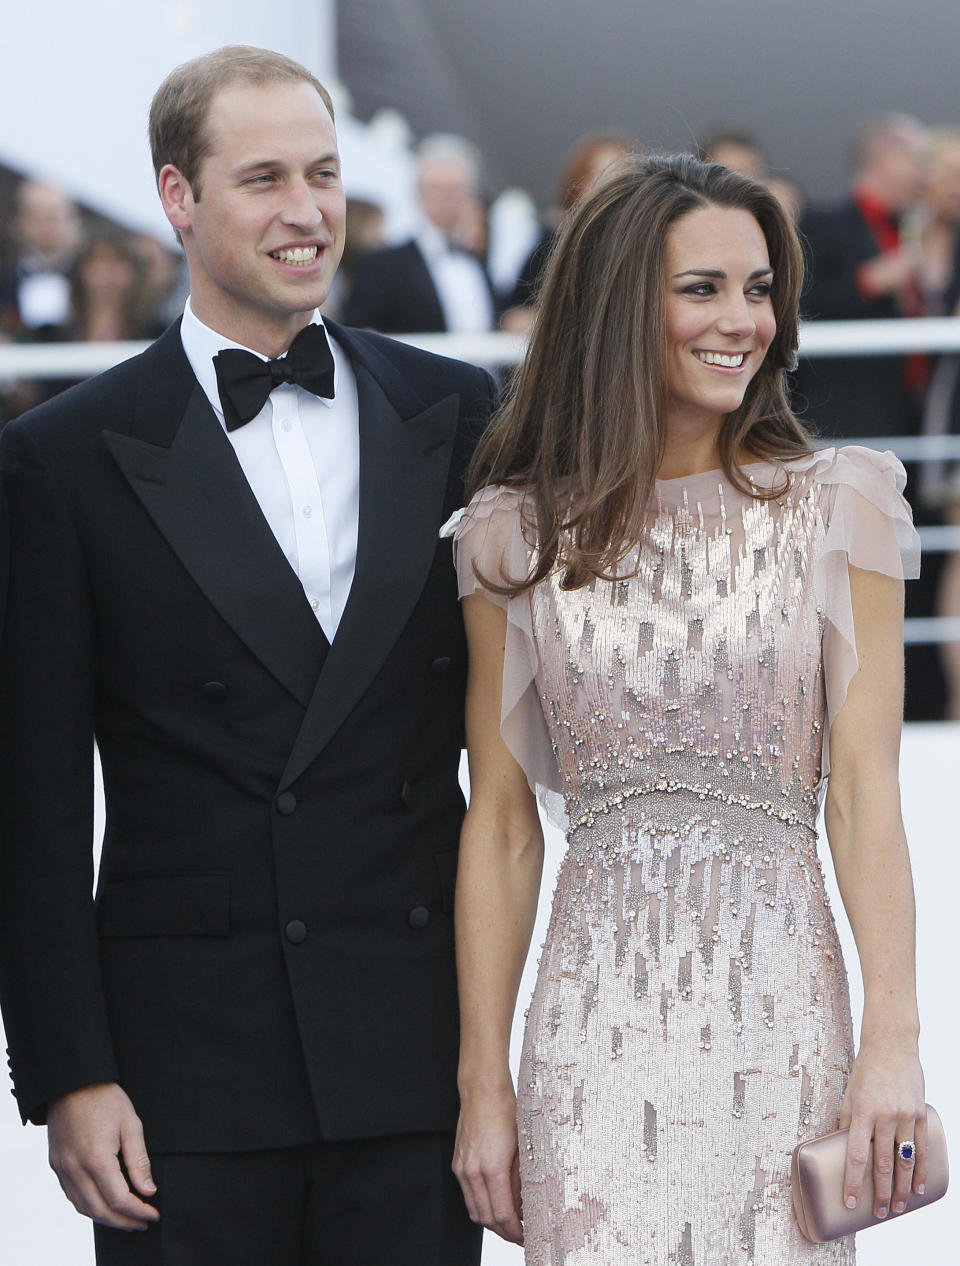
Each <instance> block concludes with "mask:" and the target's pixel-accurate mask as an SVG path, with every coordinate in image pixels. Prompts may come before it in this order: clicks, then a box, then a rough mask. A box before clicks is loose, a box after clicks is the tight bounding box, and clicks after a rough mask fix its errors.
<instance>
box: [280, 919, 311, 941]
mask: <svg viewBox="0 0 960 1266" xmlns="http://www.w3.org/2000/svg"><path fill="white" fill-rule="evenodd" d="M283 934H284V936H285V937H286V938H287V940H288V941H289V942H290V944H291V945H302V944H303V942H304V941H305V940H306V939H307V925H306V924H305V923H303V922H302V921H301V920H300V919H291V920H290V922H289V923H288V924H287V926H286V927H285V928H284V929H283Z"/></svg>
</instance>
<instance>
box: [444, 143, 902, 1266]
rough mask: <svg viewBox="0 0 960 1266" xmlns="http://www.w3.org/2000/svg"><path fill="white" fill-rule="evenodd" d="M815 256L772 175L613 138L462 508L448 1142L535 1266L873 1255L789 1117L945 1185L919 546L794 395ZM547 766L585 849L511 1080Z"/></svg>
mask: <svg viewBox="0 0 960 1266" xmlns="http://www.w3.org/2000/svg"><path fill="white" fill-rule="evenodd" d="M801 268H802V265H801V262H800V254H799V250H798V246H797V241H796V237H795V234H794V231H793V228H792V226H791V225H790V223H789V222H788V221H787V219H786V218H785V216H784V214H783V213H782V211H781V210H780V208H779V206H778V205H777V203H776V202H775V200H774V199H773V198H772V197H771V196H770V195H769V194H768V193H767V192H766V191H765V190H764V189H762V188H761V187H760V186H759V185H756V184H754V183H752V182H751V181H749V180H746V179H745V178H743V177H740V176H738V175H735V174H734V173H732V172H729V171H727V170H726V169H724V168H721V167H717V166H711V165H706V164H700V163H697V162H695V161H694V160H692V159H689V158H686V157H672V158H655V159H647V160H640V159H627V160H624V161H623V163H622V164H620V165H618V167H617V169H616V171H615V172H612V173H611V175H610V176H609V177H608V178H606V179H605V181H604V182H603V184H602V185H601V186H600V187H599V188H597V189H596V190H595V191H593V192H592V193H591V194H590V195H589V196H587V197H586V198H585V199H584V200H583V202H582V203H581V204H580V205H579V207H578V208H576V209H575V210H574V211H573V212H572V214H571V216H570V217H568V220H567V222H566V224H565V226H564V227H563V229H562V231H561V234H560V238H559V241H558V245H557V248H556V251H555V254H554V256H553V259H552V262H551V264H550V266H549V271H548V274H547V276H546V278H545V285H544V290H543V294H542V299H541V308H540V312H539V315H538V318H537V324H536V326H535V329H534V332H533V336H532V341H531V346H530V349H529V352H528V355H527V360H526V363H525V365H524V367H523V370H522V372H521V373H520V375H519V376H518V380H517V382H516V384H515V386H514V389H513V393H512V395H511V397H510V398H509V400H508V401H507V403H506V405H505V407H504V409H503V411H502V412H501V414H500V416H499V419H498V420H497V422H496V423H495V424H494V427H493V429H492V430H491V432H490V433H488V435H487V437H486V440H485V442H484V444H483V445H482V446H481V452H480V454H479V458H478V466H477V471H478V477H477V480H476V484H477V485H480V484H483V485H484V486H483V487H481V488H480V490H479V491H478V492H477V493H476V495H475V496H474V497H473V499H472V501H471V503H470V505H469V507H468V509H467V511H466V513H465V515H464V517H463V518H462V520H461V522H460V524H459V527H458V529H457V542H456V544H457V566H458V571H459V576H460V587H461V594H462V595H463V597H464V604H463V605H464V616H465V620H466V625H467V635H468V643H469V652H470V677H469V685H468V698H467V739H468V750H469V756H470V772H471V783H472V797H471V804H470V808H469V811H468V814H467V818H466V821H465V824H464V829H463V836H462V842H461V852H460V872H459V877H458V887H457V952H458V970H459V976H460V988H461V1010H462V1050H461V1061H460V1086H461V1099H462V1112H461V1120H460V1128H459V1133H458V1143H457V1152H456V1156H455V1160H454V1169H455V1171H456V1172H457V1175H458V1177H459V1179H460V1181H461V1184H462V1186H463V1189H464V1194H465V1197H466V1200H467V1205H468V1208H469V1210H470V1213H471V1216H472V1217H474V1218H475V1219H476V1220H477V1221H480V1222H483V1223H484V1224H485V1225H487V1226H489V1227H491V1228H492V1229H494V1230H495V1231H497V1232H498V1233H499V1234H501V1235H502V1236H504V1237H505V1238H507V1239H511V1240H514V1241H516V1242H518V1243H520V1242H523V1243H524V1244H525V1249H526V1260H527V1262H528V1263H530V1264H532V1266H561V1264H562V1266H583V1264H585V1263H588V1262H589V1263H590V1264H591V1266H595V1264H596V1263H601V1264H602V1266H627V1264H628V1263H629V1266H641V1264H642V1263H651V1264H656V1266H664V1264H665V1263H680V1264H682V1266H750V1264H753V1266H785V1263H788V1262H789V1263H794V1262H808V1263H828V1262H829V1263H850V1262H852V1261H853V1260H854V1245H853V1239H852V1237H848V1238H846V1239H842V1240H838V1241H835V1242H833V1243H830V1244H824V1245H814V1244H811V1243H809V1242H808V1241H806V1240H805V1239H804V1238H803V1237H802V1235H801V1234H800V1231H799V1229H798V1227H797V1225H796V1222H795V1219H794V1215H793V1211H792V1199H791V1191H790V1155H791V1152H792V1150H793V1148H794V1147H795V1145H796V1143H797V1142H798V1141H799V1140H802V1139H805V1138H812V1137H815V1136H817V1135H819V1134H823V1133H826V1132H828V1131H830V1130H833V1129H836V1128H837V1126H838V1123H839V1124H840V1125H841V1126H846V1125H850V1126H851V1133H850V1143H849V1146H848V1153H847V1168H846V1173H845V1176H844V1197H845V1198H846V1199H848V1200H849V1199H855V1198H856V1196H857V1194H858V1192H859V1188H860V1183H861V1180H862V1176H863V1172H864V1168H865V1161H866V1156H867V1145H868V1143H869V1141H870V1140H871V1139H873V1142H874V1158H875V1159H874V1162H873V1171H874V1172H873V1177H874V1181H875V1183H876V1201H875V1209H876V1211H877V1212H878V1213H880V1212H881V1211H886V1210H890V1211H892V1212H893V1213H896V1212H899V1211H900V1209H901V1208H902V1206H903V1202H904V1201H905V1199H906V1196H907V1194H908V1193H909V1191H910V1188H911V1184H914V1185H915V1186H916V1187H917V1189H919V1188H920V1186H921V1185H922V1183H923V1181H924V1166H925V1139H924V1129H925V1118H924V1115H923V1104H924V1095H923V1077H922V1072H921V1069H920V1064H919V1060H918V1054H917V1042H918V1027H919V1026H918V1018H917V1010H916V991H915V983H914V950H913V931H914V908H913V893H912V884H911V878H910V869H909V861H908V857H907V851H906V842H905V839H904V832H903V827H902V823H901V817H900V805H899V790H898V782H897V762H898V747H899V735H900V717H901V707H902V690H903V669H902V660H903V647H902V600H903V594H902V590H903V586H902V579H903V577H904V575H906V574H915V572H916V569H917V561H918V550H917V541H916V535H915V533H914V530H913V526H912V521H911V516H910V511H909V508H908V506H907V505H906V503H905V501H904V500H903V497H902V495H901V490H902V488H903V482H904V476H903V470H902V467H901V466H900V463H899V462H898V461H897V460H896V459H895V458H894V457H893V456H892V455H891V454H883V455H880V454H877V453H874V452H871V451H869V450H866V449H863V448H854V447H849V448H842V449H826V450H822V451H820V452H815V451H813V450H812V447H811V445H810V442H809V439H808V437H807V435H806V433H805V431H804V430H803V428H802V427H801V426H800V424H799V423H798V422H797V421H796V419H795V418H794V417H793V416H792V415H791V413H790V410H789V406H788V404H787V402H786V396H785V392H784V383H783V378H784V370H785V369H786V368H787V367H788V366H789V365H790V364H791V363H792V361H793V357H794V351H795V348H796V343H797V302H798V297H799V290H800V283H801ZM828 769H829V770H830V779H829V782H828V783H827V782H826V781H825V779H826V774H827V772H828ZM825 788H826V822H827V828H828V834H829V840H830V847H831V850H832V853H833V857H834V863H835V867H836V872H837V877H838V881H839V886H840V890H841V893H842V896H843V901H844V905H845V908H846V911H847V914H848V916H849V919H850V922H851V924H852V928H853V931H854V934H855V938H856V942H857V947H858V952H859V957H860V961H861V968H862V973H863V979H864V989H865V1007H864V1014H863V1020H862V1027H861V1032H860V1045H859V1052H858V1054H857V1057H856V1059H854V1050H853V1034H852V1026H851V1019H850V1009H849V997H848V990H847V981H846V973H845V970H844V964H843V961H842V957H841V952H840V946H839V943H838V940H837V934H836V930H835V926H834V922H833V917H832V914H831V911H830V908H829V903H828V899H827V895H826V893H825V890H824V882H823V876H822V873H821V869H820V865H819V862H818V859H817V848H816V820H817V814H818V806H819V803H820V799H821V794H822V793H823V791H824V789H825ZM533 789H537V790H538V791H539V793H540V796H541V801H542V802H543V804H544V806H545V808H546V809H547V812H548V813H549V814H550V815H552V816H553V818H554V820H555V821H560V822H562V823H563V825H564V826H565V828H566V832H567V841H568V847H567V852H566V855H565V859H564V861H563V864H562V867H561V870H560V874H559V879H558V883H557V888H556V893H555V896H554V904H553V912H552V917H551V921H550V925H549V930H548V933H547V938H546V942H545V944H544V946H543V951H542V956H541V960H540V968H539V974H538V979H537V985H536V989H535V993H534V997H533V1002H532V1005H531V1008H530V1011H529V1014H528V1019H527V1026H526V1033H525V1039H524V1046H523V1056H522V1064H521V1070H520V1077H519V1092H518V1096H517V1098H516V1099H515V1096H514V1091H513V1087H512V1083H511V1077H510V1071H509V1067H508V1062H507V1051H508V1043H509V1032H510V1025H511V1018H512V1013H513V1008H514V1006H515V1002H516V992H517V988H518V983H519V979H520V973H521V970H522V965H523V960H524V957H525V954H526V951H527V948H528V944H529V938H530V934H531V928H532V924H533V920H534V915H535V909H536V898H537V890H538V886H539V881H540V868H541V861H542V836H541V832H540V826H539V820H538V817H537V812H536V802H535V799H534V794H533ZM907 1140H914V1141H915V1143H916V1161H915V1164H914V1165H912V1166H911V1164H910V1163H909V1162H908V1161H904V1160H899V1159H896V1146H897V1144H898V1143H899V1142H903V1141H907Z"/></svg>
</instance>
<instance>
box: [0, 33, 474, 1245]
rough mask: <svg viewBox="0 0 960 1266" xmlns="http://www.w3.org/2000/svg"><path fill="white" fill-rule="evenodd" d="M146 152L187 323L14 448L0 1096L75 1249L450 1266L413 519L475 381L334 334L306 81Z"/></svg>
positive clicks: (443, 608) (428, 516) (421, 626)
mask: <svg viewBox="0 0 960 1266" xmlns="http://www.w3.org/2000/svg"><path fill="white" fill-rule="evenodd" d="M151 143H152V148H153V153H154V162H155V167H156V172H157V180H158V186H159V191H160V196H161V199H162V202H163V206H164V209H165V211H166V214H167V217H168V219H169V221H170V223H171V225H172V226H173V227H174V229H175V230H176V231H177V233H178V234H179V235H180V238H181V240H182V242H183V247H184V251H185V253H186V257H187V261H188V265H189V270H190V281H191V298H190V301H189V304H188V306H187V309H186V311H185V314H184V317H183V321H182V325H180V326H176V325H175V326H173V327H171V328H170V330H168V331H167V333H166V334H165V335H163V336H162V337H161V338H160V339H159V340H158V342H157V343H155V344H154V345H153V346H152V347H151V348H150V349H149V350H148V351H147V352H146V353H144V354H143V355H142V356H139V357H136V358H134V359H133V360H131V361H128V362H126V363H125V364H123V365H121V366H119V367H118V368H116V369H114V370H111V371H110V372H108V373H106V374H103V375H101V376H100V377H98V378H96V379H94V380H92V381H91V382H88V383H86V384H83V385H82V386H80V387H77V388H74V389H73V390H71V391H69V392H67V393H65V394H64V395H62V396H59V397H57V398H56V399H54V400H53V401H51V402H49V403H47V404H45V405H43V406H42V407H41V408H39V409H37V410H34V411H33V412H32V413H31V414H28V415H26V416H24V417H23V418H21V419H19V420H18V421H16V422H13V423H11V424H9V425H8V427H7V428H6V429H5V431H4V433H3V437H2V451H0V470H2V478H3V490H4V494H5V496H6V499H7V502H8V510H9V516H8V517H9V540H8V547H9V560H10V561H9V582H8V601H7V615H6V629H5V636H4V643H3V655H2V666H0V667H2V675H0V687H2V692H3V696H2V717H3V724H2V744H0V777H2V786H0V795H2V801H0V803H2V806H3V811H4V819H5V820H4V823H3V826H4V840H3V850H2V870H0V893H2V895H0V916H2V924H0V926H2V953H0V990H2V1002H3V1007H4V1020H5V1024H6V1028H7V1035H8V1038H9V1041H10V1054H11V1068H12V1073H13V1079H14V1085H15V1094H16V1096H17V1099H18V1102H19V1106H20V1109H21V1113H22V1115H23V1117H24V1119H25V1120H27V1119H29V1120H33V1121H35V1122H42V1121H44V1120H46V1121H47V1123H48V1125H49V1135H50V1152H51V1161H52V1164H53V1166H54V1168H55V1169H56V1171H57V1174H58V1176H59V1178H60V1181H61V1184H62V1186H63V1188H64V1190H65V1192H66V1194H67V1195H68V1197H69V1198H70V1199H71V1200H72V1202H73V1203H74V1204H75V1205H76V1207H77V1208H78V1209H79V1210H81V1211H82V1212H84V1213H86V1214H88V1215H90V1216H91V1217H92V1218H94V1219H95V1221H96V1222H97V1223H98V1226H97V1228H96V1241H97V1257H98V1262H100V1263H105V1264H109V1266H112V1264H113V1263H117V1264H119V1263H123V1264H124V1266H136V1264H139V1263H144V1264H146V1263H150V1264H153V1263H163V1264H164V1266H217V1264H218V1263H228V1262H229V1263H231V1266H236V1264H239V1266H243V1264H244V1263H249V1264H250V1266H299V1264H301V1263H303V1264H306V1263H319V1262H321V1261H323V1262H327V1261H330V1262H337V1263H347V1262H357V1263H360V1262H362V1263H363V1264H364V1266H379V1264H381V1263H382V1264H383V1266H386V1263H388V1262H389V1263H391V1266H397V1264H403V1263H409V1266H414V1264H415V1263H416V1266H429V1264H430V1263H435V1264H436V1266H461V1264H466V1263H473V1262H476V1261H477V1260H478V1259H479V1228H477V1227H474V1226H473V1225H472V1224H470V1222H469V1221H468V1219H467V1216H466V1212H465V1210H464V1207H463V1204H462V1200H461V1198H460V1195H459V1192H458V1191H457V1189H456V1182H455V1180H454V1178H453V1176H452V1173H451V1172H450V1159H451V1153H452V1130H453V1128H454V1126H455V1123H456V1115H457V1094H456V1084H455V1069H456V1057H457V1015H456V994H455V972H454V961H453V945H452V918H451V911H452V900H453V881H454V876H455V871H456V859H457V853H456V849H457V841H458V833H459V826H460V821H461V818H462V809H463V804H462V797H461V795H460V792H459V788H458V785H457V768H458V762H459V752H460V747H461V738H462V694H463V688H464V677H465V649H464V642H463V635H462V628H461V623H460V616H459V611H458V603H457V594H456V584H455V579H454V573H453V570H452V566H451V558H450V550H451V545H450V541H449V539H444V538H442V537H441V536H440V527H441V525H442V524H443V523H444V522H445V520H446V519H447V518H448V517H449V516H450V514H451V513H452V511H453V510H455V509H456V508H457V507H459V506H460V505H462V504H463V500H462V498H463V489H462V471H463V469H464V465H465V463H466V461H467V460H468V457H469V454H470V451H471V448H472V444H473V440H474V438H475V435H476V431H477V429H478V427H479V426H480V425H482V423H483V421H484V420H485V417H486V415H487V413H488V411H489V408H490V402H491V384H490V380H489V378H488V377H487V376H486V375H485V374H483V373H482V372H481V371H479V370H476V369H473V368H471V367H468V366H465V365H461V364H458V363H456V362H452V361H447V360H442V359H440V358H438V357H431V356H427V355H426V354H424V353H420V352H416V351H414V350H412V349H409V348H405V347H402V346H400V345H397V344H393V343H391V342H389V341H388V340H385V339H382V338H380V337H378V336H375V335H361V334H358V333H357V332H355V331H349V330H346V329H343V328H340V327H339V326H335V325H333V324H332V323H328V324H327V325H326V327H324V325H323V323H322V321H321V320H320V318H319V314H318V313H317V306H318V305H319V304H320V303H321V302H322V301H323V299H324V298H325V296H326V294H327V291H328V290H329V287H330V283H331V280H332V278H333V275H334V271H335V269H336V267H337V262H338V260H339V258H340V253H341V250H342V247H343V220H344V196H343V188H342V184H341V179H340V169H339V159H338V154H337V144H336V134H335V130H334V123H333V110H332V106H331V104H330V100H329V97H328V96H327V94H326V92H325V91H324V89H323V88H322V87H321V85H320V84H319V83H317V81H316V80H315V79H314V78H313V77H312V76H311V75H310V74H309V73H308V72H307V71H306V70H304V69H303V68H302V67H300V66H298V65H297V64H296V63H293V62H291V61H289V60H288V59H286V58H283V57H280V56H279V55H277V54H273V53H268V52H265V51H263V50H258V49H249V48H240V47H232V48H226V49H221V50H220V51H219V52H217V53H213V54H210V55H208V56H206V57H203V58H199V59H197V60H196V61H195V62H191V63H188V64H187V65H186V66H184V67H180V68H179V69H178V70H176V71H174V72H173V73H172V74H171V75H170V76H169V77H168V79H167V80H166V81H165V82H164V84H163V85H162V86H161V88H160V89H159V91H158V93H157V95H156V97H155V99H154V103H153V107H152V110H151ZM94 734H95V735H96V739H97V742H98V745H99V750H100V754H101V760H102V766H103V776H104V786H105V793H106V807H107V822H106V835H105V839H104V844H103V853H102V860H101V867H100V876H99V883H98V892H97V901H96V905H94V902H93V900H92V899H91V882H92V870H93V866H92V857H91V828H92V802H93V794H92V755H93V739H94ZM132 1230H145V1234H143V1235H142V1236H130V1235H127V1234H125V1232H126V1231H132Z"/></svg>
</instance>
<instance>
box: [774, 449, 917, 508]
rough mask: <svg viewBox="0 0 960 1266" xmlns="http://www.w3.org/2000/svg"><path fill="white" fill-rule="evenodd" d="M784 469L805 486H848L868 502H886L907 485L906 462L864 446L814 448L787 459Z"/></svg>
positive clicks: (900, 492)
mask: <svg viewBox="0 0 960 1266" xmlns="http://www.w3.org/2000/svg"><path fill="white" fill-rule="evenodd" d="M782 466H783V469H784V470H785V471H786V472H788V473H790V474H792V475H794V477H796V478H797V479H800V480H802V481H804V482H805V483H808V484H826V485H832V484H842V485H846V486H848V487H852V488H853V489H854V490H855V491H857V492H859V493H861V495H863V496H865V497H866V498H867V499H868V500H869V501H877V500H881V501H882V500H886V499H887V498H888V497H889V496H890V494H891V493H894V494H897V495H899V494H902V492H903V489H904V487H905V485H906V482H907V475H906V471H905V470H904V468H903V463H902V462H901V461H900V459H899V458H898V457H897V455H896V454H895V453H893V452H891V451H890V450H889V449H887V450H885V451H883V452H881V451H880V450H878V449H874V448H866V447H864V445H862V444H842V445H836V446H832V447H829V448H819V449H815V450H813V451H811V452H809V453H804V454H803V455H802V456H800V457H794V458H790V459H784V460H783V462H782Z"/></svg>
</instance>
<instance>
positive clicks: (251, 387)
mask: <svg viewBox="0 0 960 1266" xmlns="http://www.w3.org/2000/svg"><path fill="white" fill-rule="evenodd" d="M213 368H214V370H215V372H216V375H217V389H218V391H219V393H220V404H221V406H222V407H223V420H224V424H225V425H226V428H227V430H228V431H235V430H237V428H238V427H241V426H243V425H245V423H247V422H249V421H250V420H251V419H252V418H255V417H256V416H257V414H258V413H259V412H260V410H261V409H262V408H263V406H264V405H265V404H266V403H267V399H268V398H269V395H270V392H271V391H273V389H274V387H280V386H283V384H284V383H292V384H294V385H296V386H298V387H303V389H304V390H305V391H309V392H310V393H311V394H312V395H315V396H323V397H325V398H326V399H328V400H332V399H333V380H334V367H333V353H332V352H331V351H330V344H329V342H328V341H327V333H326V330H325V329H324V328H323V326H322V325H308V326H305V327H304V329H302V330H301V331H300V333H299V334H298V335H297V337H296V338H295V339H294V340H293V342H292V343H291V344H290V348H289V350H288V351H287V354H286V355H285V356H281V357H278V358H277V359H276V360H261V359H260V357H259V356H254V354H253V352H245V351H242V350H241V349H240V348H236V347H229V348H226V349H225V350H224V351H222V352H218V353H217V355H216V356H214V358H213Z"/></svg>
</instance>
